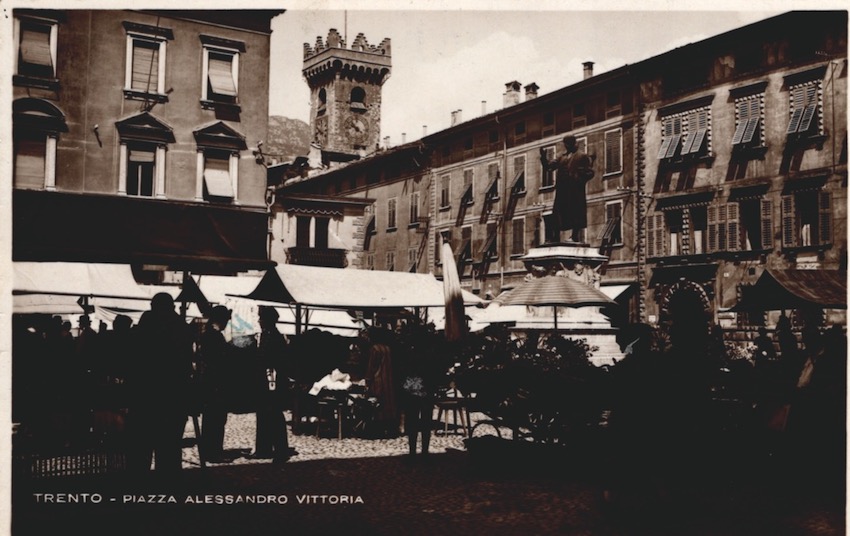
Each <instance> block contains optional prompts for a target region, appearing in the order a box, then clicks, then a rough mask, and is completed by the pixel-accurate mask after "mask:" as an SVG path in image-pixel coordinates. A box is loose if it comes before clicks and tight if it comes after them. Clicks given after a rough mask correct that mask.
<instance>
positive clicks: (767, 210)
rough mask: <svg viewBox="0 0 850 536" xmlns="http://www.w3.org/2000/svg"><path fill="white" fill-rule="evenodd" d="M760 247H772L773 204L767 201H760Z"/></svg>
mask: <svg viewBox="0 0 850 536" xmlns="http://www.w3.org/2000/svg"><path fill="white" fill-rule="evenodd" d="M761 247H762V249H771V248H772V247H773V203H772V201H770V200H769V199H762V200H761Z"/></svg>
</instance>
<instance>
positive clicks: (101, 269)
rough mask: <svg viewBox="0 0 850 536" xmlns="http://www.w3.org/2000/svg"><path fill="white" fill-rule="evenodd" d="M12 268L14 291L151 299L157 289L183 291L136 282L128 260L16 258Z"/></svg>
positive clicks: (18, 292)
mask: <svg viewBox="0 0 850 536" xmlns="http://www.w3.org/2000/svg"><path fill="white" fill-rule="evenodd" d="M12 270H13V279H12V293H13V294H52V295H57V296H77V297H79V296H87V297H97V298H121V299H130V300H142V301H145V300H146V301H148V302H149V301H150V299H151V298H153V296H154V295H155V294H156V293H158V292H168V293H169V294H171V295H172V296H176V295H177V294H178V293H179V292H180V289H179V288H178V287H169V286H164V285H141V284H139V283H137V282H136V280H135V278H134V277H133V271H132V269H131V268H130V266H129V265H126V264H97V263H79V262H15V263H13V268H12ZM113 305H114V304H113ZM147 305H149V303H148V304H147Z"/></svg>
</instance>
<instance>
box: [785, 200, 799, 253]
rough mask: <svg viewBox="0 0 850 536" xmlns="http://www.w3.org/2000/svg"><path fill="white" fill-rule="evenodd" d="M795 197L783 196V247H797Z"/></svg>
mask: <svg viewBox="0 0 850 536" xmlns="http://www.w3.org/2000/svg"><path fill="white" fill-rule="evenodd" d="M796 212H797V211H796V207H795V203H794V196H793V195H784V196H782V247H789V248H790V247H795V246H796V245H797V221H796V220H797V218H796V214H795V213H796Z"/></svg>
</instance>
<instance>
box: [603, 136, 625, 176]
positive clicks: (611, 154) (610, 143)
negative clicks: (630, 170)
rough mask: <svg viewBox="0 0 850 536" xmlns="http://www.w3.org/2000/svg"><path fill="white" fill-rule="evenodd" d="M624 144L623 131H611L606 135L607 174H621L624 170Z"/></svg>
mask: <svg viewBox="0 0 850 536" xmlns="http://www.w3.org/2000/svg"><path fill="white" fill-rule="evenodd" d="M622 142H623V133H622V131H621V130H619V129H618V130H610V131H608V132H606V133H605V173H619V172H620V171H622V170H623V164H622V162H621V157H620V153H621V152H622V150H621V148H622Z"/></svg>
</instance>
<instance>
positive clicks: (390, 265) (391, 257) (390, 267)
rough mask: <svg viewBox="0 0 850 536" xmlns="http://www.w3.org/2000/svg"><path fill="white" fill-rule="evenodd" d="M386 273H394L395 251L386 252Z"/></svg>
mask: <svg viewBox="0 0 850 536" xmlns="http://www.w3.org/2000/svg"><path fill="white" fill-rule="evenodd" d="M387 271H388V272H394V271H395V251H387Z"/></svg>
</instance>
